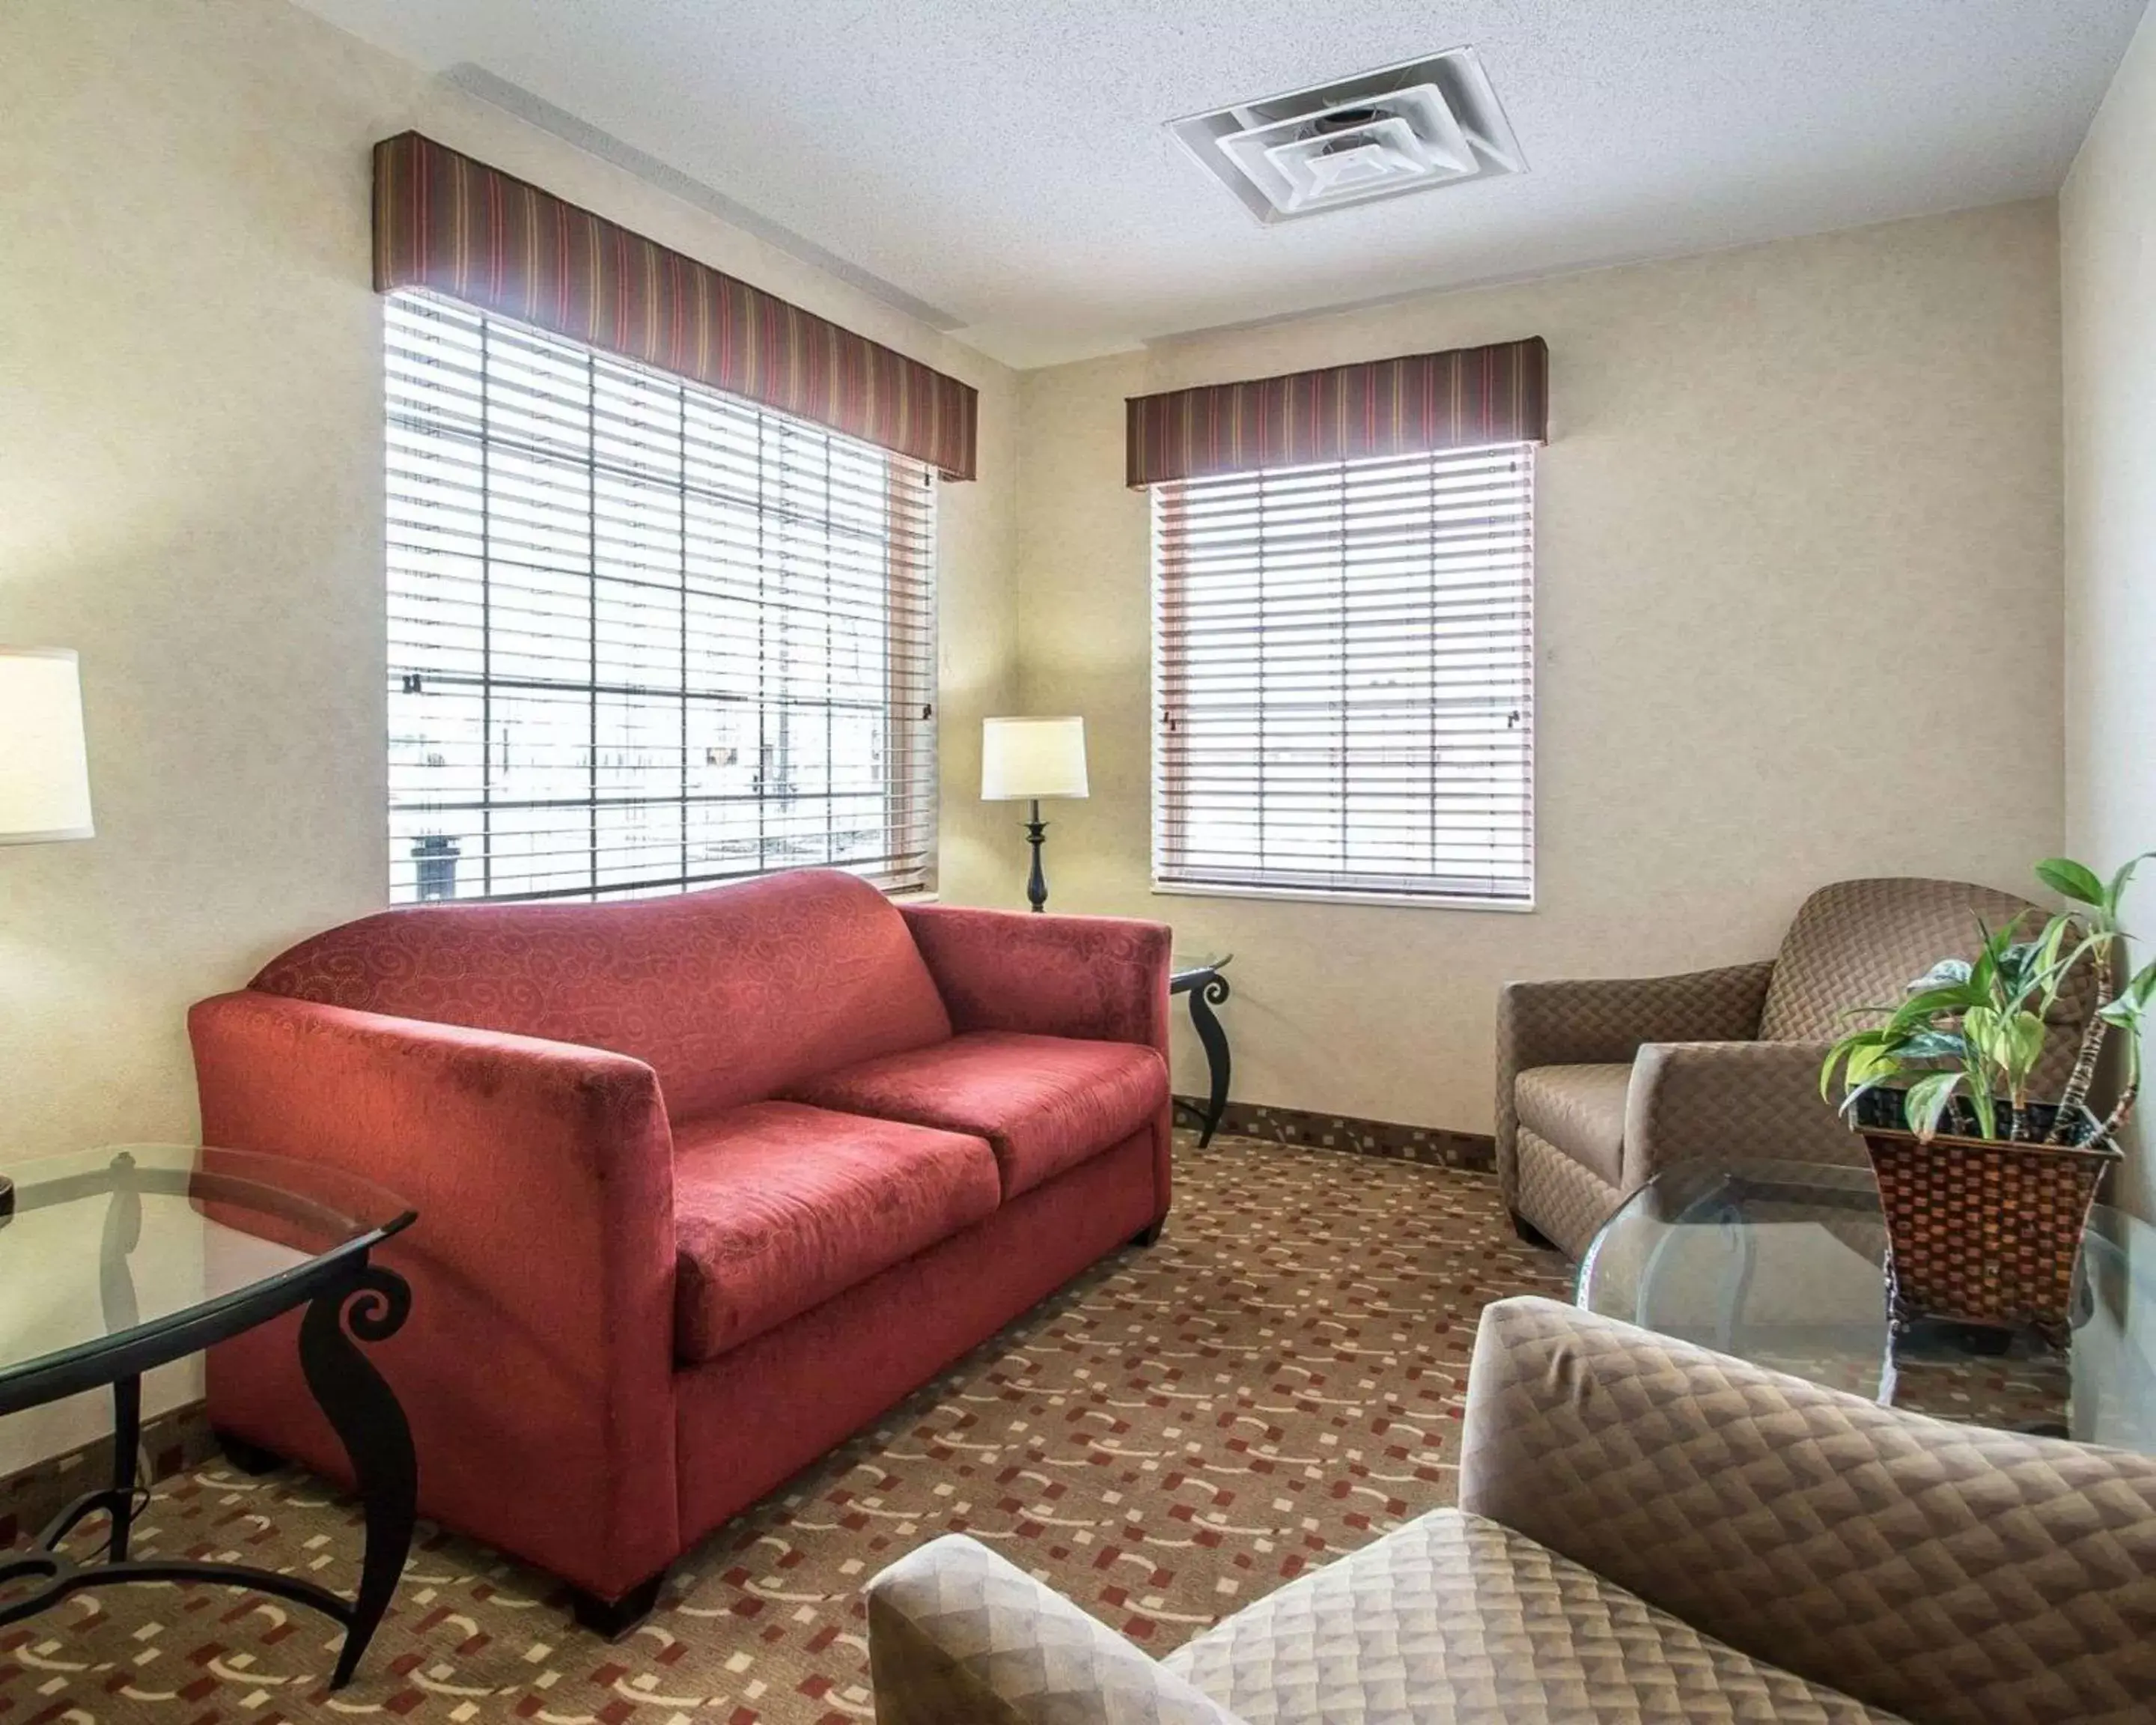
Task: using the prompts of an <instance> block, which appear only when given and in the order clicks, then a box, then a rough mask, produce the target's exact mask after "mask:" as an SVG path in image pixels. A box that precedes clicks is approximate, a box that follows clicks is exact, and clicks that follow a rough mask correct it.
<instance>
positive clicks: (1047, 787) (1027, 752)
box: [981, 719, 1086, 803]
mask: <svg viewBox="0 0 2156 1725" xmlns="http://www.w3.org/2000/svg"><path fill="white" fill-rule="evenodd" d="M1085 794H1086V721H1084V720H1083V719H983V720H982V721H981V795H982V797H983V799H985V800H986V801H988V802H991V803H1012V802H1022V801H1024V799H1026V798H1029V797H1082V796H1084V795H1085Z"/></svg>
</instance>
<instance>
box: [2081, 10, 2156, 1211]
mask: <svg viewBox="0 0 2156 1725" xmlns="http://www.w3.org/2000/svg"><path fill="white" fill-rule="evenodd" d="M2152 163H2156V13H2151V14H2150V16H2149V17H2148V18H2147V19H2146V20H2144V21H2143V23H2142V26H2141V29H2140V32H2139V33H2138V35H2137V36H2136V37H2135V38H2134V41H2133V48H2132V49H2130V51H2129V52H2128V54H2127V57H2126V60H2125V63H2124V64H2123V65H2122V66H2121V67H2120V68H2119V71H2118V75H2117V79H2116V80H2114V81H2113V83H2112V87H2111V93H2110V95H2108V96H2107V97H2106V99H2105V100H2104V104H2103V107H2102V111H2101V112H2099V113H2098V115H2097V120H2096V124H2095V125H2094V126H2092V128H2091V130H2090V132H2089V136H2088V141H2087V142H2086V143H2085V144H2084V145H2083V146H2082V153H2081V157H2080V159H2079V160H2078V161H2076V162H2075V164H2074V169H2073V172H2072V174H2071V176H2070V177H2068V179H2067V181H2066V189H2065V191H2064V192H2062V193H2061V194H2060V198H2059V228H2060V240H2061V275H2062V278H2063V280H2064V284H2065V293H2064V302H2065V352H2066V841H2067V844H2068V845H2069V846H2070V847H2071V850H2073V852H2074V853H2075V854H2076V855H2080V856H2084V857H2086V858H2087V859H2088V860H2090V861H2092V862H2094V863H2097V864H2098V865H2102V867H2104V868H2106V869H2109V868H2112V867H2114V866H2116V865H2117V864H2119V863H2121V862H2123V861H2124V860H2126V859H2127V858H2128V857H2129V856H2131V855H2134V854H2135V853H2136V852H2138V851H2142V850H2148V849H2151V848H2152V847H2156V187H2152V186H2151V184H2150V182H2149V177H2148V173H2149V167H2150V165H2151V164H2152ZM2127 925H2128V927H2137V926H2138V927H2139V928H2140V929H2141V930H2142V931H2143V932H2144V934H2145V933H2147V932H2150V931H2152V930H2156V874H2152V875H2148V876H2146V877H2144V879H2143V881H2142V884H2141V887H2140V897H2139V899H2138V901H2129V904H2128V917H2127ZM2142 956H2143V957H2146V956H2147V951H2146V948H2145V946H2144V949H2143V954H2142ZM2137 1137H2138V1142H2136V1143H2135V1144H2134V1145H2133V1147H2132V1152H2133V1157H2134V1160H2133V1163H2132V1164H2131V1165H2130V1167H2129V1169H2128V1178H2127V1179H2126V1181H2125V1182H2124V1183H2123V1191H2124V1193H2125V1194H2126V1197H2127V1201H2128V1203H2130V1204H2132V1205H2133V1207H2134V1208H2135V1209H2138V1211H2139V1212H2140V1213H2141V1214H2143V1215H2144V1216H2148V1217H2152V1218H2156V1157H2152V1156H2151V1155H2149V1154H2148V1142H2149V1140H2148V1133H2147V1132H2145V1131H2144V1132H2142V1133H2139V1134H2138V1135H2137Z"/></svg>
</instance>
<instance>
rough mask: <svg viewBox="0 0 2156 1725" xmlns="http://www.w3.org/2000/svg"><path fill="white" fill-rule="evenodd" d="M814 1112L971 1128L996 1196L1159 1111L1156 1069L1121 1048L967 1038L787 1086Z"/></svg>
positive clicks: (1162, 1082) (990, 1034) (1022, 1187)
mask: <svg viewBox="0 0 2156 1725" xmlns="http://www.w3.org/2000/svg"><path fill="white" fill-rule="evenodd" d="M788 1095H790V1096H793V1098H794V1099H795V1100H796V1101H803V1102H813V1103H814V1104H816V1106H819V1107H823V1108H839V1109H844V1111H847V1112H848V1113H851V1114H871V1115H874V1116H875V1117H877V1118H878V1119H881V1120H904V1121H908V1122H912V1123H913V1124H914V1125H916V1126H933V1127H942V1128H943V1129H944V1130H946V1131H947V1132H971V1133H973V1134H975V1135H977V1136H978V1137H983V1138H986V1139H987V1140H988V1142H989V1143H990V1144H991V1145H993V1147H994V1148H995V1153H996V1163H997V1165H998V1168H1000V1169H1001V1170H1002V1174H1003V1193H1004V1197H1005V1198H1013V1197H1015V1196H1016V1195H1017V1194H1019V1193H1021V1192H1026V1191H1030V1190H1031V1189H1033V1188H1034V1187H1035V1186H1038V1185H1039V1184H1040V1183H1042V1182H1043V1181H1044V1180H1049V1179H1053V1178H1055V1176H1056V1175H1057V1174H1060V1173H1062V1172H1063V1171H1064V1170H1065V1168H1074V1167H1075V1166H1076V1165H1077V1164H1078V1163H1081V1162H1083V1161H1085V1160H1086V1158H1088V1157H1091V1156H1097V1155H1099V1154H1100V1153H1101V1151H1103V1150H1106V1149H1108V1148H1110V1147H1111V1146H1113V1145H1116V1144H1118V1143H1121V1142H1122V1141H1123V1140H1124V1139H1125V1138H1127V1137H1129V1136H1130V1135H1131V1134H1132V1132H1136V1131H1137V1129H1138V1128H1139V1127H1142V1126H1143V1125H1144V1124H1145V1123H1146V1122H1147V1121H1148V1120H1150V1119H1152V1117H1153V1116H1154V1115H1156V1114H1157V1113H1158V1112H1159V1111H1160V1110H1161V1109H1162V1108H1163V1107H1164V1106H1167V1102H1168V1067H1167V1065H1166V1064H1165V1063H1164V1062H1163V1060H1161V1057H1160V1056H1159V1055H1158V1054H1156V1053H1154V1052H1153V1050H1151V1049H1149V1048H1141V1047H1140V1046H1138V1045H1137V1044H1136V1043H1132V1042H1091V1041H1086V1040H1082V1039H1081V1038H1078V1037H1075V1036H1034V1035H1029V1034H1023V1033H1021V1032H1019V1031H1015V1030H973V1031H968V1032H967V1033H966V1034H963V1035H961V1036H953V1037H952V1039H951V1040H949V1041H947V1042H942V1043H937V1044H935V1045H932V1046H930V1047H927V1048H918V1049H915V1050H911V1052H910V1053H906V1054H896V1055H885V1056H883V1057H882V1058H880V1059H878V1060H863V1061H860V1062H859V1063H858V1064H856V1065H850V1066H841V1067H839V1068H838V1069H837V1070H834V1071H831V1072H827V1073H825V1074H824V1076H822V1077H820V1078H814V1079H810V1080H808V1081H805V1082H803V1083H801V1084H798V1085H796V1086H793V1088H792V1089H791V1090H790V1091H788Z"/></svg>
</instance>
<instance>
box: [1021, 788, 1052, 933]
mask: <svg viewBox="0 0 2156 1725" xmlns="http://www.w3.org/2000/svg"><path fill="white" fill-rule="evenodd" d="M1025 842H1026V843H1027V844H1029V845H1031V846H1032V847H1033V872H1032V873H1031V874H1029V875H1027V876H1026V880H1025V901H1026V902H1027V903H1028V904H1029V905H1031V906H1033V907H1034V910H1036V911H1045V910H1046V909H1047V908H1048V876H1047V875H1045V874H1043V873H1042V872H1041V870H1040V847H1041V846H1042V845H1045V844H1046V843H1047V842H1048V823H1047V822H1046V821H1045V820H1043V819H1041V818H1040V798H1038V797H1035V798H1034V799H1033V818H1032V819H1030V820H1029V821H1028V822H1026V824H1025Z"/></svg>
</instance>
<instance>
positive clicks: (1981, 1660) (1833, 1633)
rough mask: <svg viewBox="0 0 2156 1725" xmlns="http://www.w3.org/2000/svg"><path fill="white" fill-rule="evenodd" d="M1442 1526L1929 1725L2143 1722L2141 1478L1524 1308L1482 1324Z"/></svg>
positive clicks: (2149, 1531) (2074, 1450) (2149, 1466)
mask: <svg viewBox="0 0 2156 1725" xmlns="http://www.w3.org/2000/svg"><path fill="white" fill-rule="evenodd" d="M1467 1382H1468V1392H1467V1408H1466V1430H1465V1434H1464V1438H1463V1448H1462V1453H1461V1461H1460V1507H1461V1508H1463V1509H1465V1510H1467V1511H1470V1512H1473V1513H1475V1514H1477V1515H1482V1516H1487V1517H1491V1519H1492V1520H1495V1521H1499V1522H1503V1523H1505V1524H1506V1525H1507V1526H1508V1527H1513V1528H1516V1529H1517V1530H1518V1531H1519V1532H1522V1533H1525V1534H1527V1536H1528V1537H1530V1538H1533V1539H1536V1540H1538V1541H1540V1542H1541V1543H1543V1544H1544V1545H1547V1546H1549V1547H1551V1548H1553V1549H1554V1550H1556V1551H1558V1552H1561V1553H1563V1554H1564V1555H1565V1556H1567V1557H1569V1558H1573V1559H1574V1560H1576V1561H1578V1562H1579V1563H1584V1564H1586V1565H1587V1566H1588V1567H1589V1568H1592V1569H1594V1570H1595V1571H1597V1572H1598V1573H1599V1574H1602V1575H1604V1576H1607V1577H1608V1578H1609V1579H1611V1580H1612V1581H1614V1582H1616V1583H1618V1584H1620V1586H1623V1587H1625V1588H1628V1589H1630V1590H1631V1591H1633V1592H1634V1593H1636V1594H1640V1595H1641V1596H1642V1597H1644V1598H1645V1599H1647V1600H1648V1601H1650V1603H1651V1604H1656V1605H1660V1606H1661V1607H1662V1608H1663V1609H1666V1610H1669V1611H1671V1612H1674V1613H1675V1614H1676V1615H1677V1616H1679V1617H1681V1618H1682V1619H1683V1620H1685V1621H1686V1623H1688V1624H1690V1625H1692V1626H1693V1627H1694V1628H1696V1629H1698V1630H1703V1631H1705V1632H1706V1633H1707V1634H1709V1635H1716V1636H1718V1637H1720V1638H1721V1639H1722V1640H1725V1641H1727V1642H1728V1643H1730V1644H1731V1645H1733V1646H1736V1647H1738V1648H1739V1649H1741V1650H1743V1651H1745V1652H1747V1653H1749V1654H1751V1655H1753V1656H1754V1657H1756V1658H1760V1659H1765V1660H1769V1661H1773V1662H1774V1663H1775V1664H1777V1665H1779V1666H1784V1667H1785V1668H1786V1669H1788V1670H1790V1671H1795V1672H1796V1673H1797V1674H1798V1675H1799V1676H1805V1677H1809V1678H1810V1679H1812V1680H1813V1681H1815V1682H1820V1683H1826V1684H1830V1685H1831V1686H1834V1687H1835V1688H1837V1689H1840V1690H1841V1691H1843V1692H1845V1693H1847V1694H1850V1695H1852V1696H1855V1697H1856V1698H1857V1699H1859V1700H1860V1701H1863V1702H1869V1703H1870V1704H1871V1706H1873V1707H1881V1708H1885V1709H1886V1710H1887V1711H1889V1712H1895V1713H1900V1714H1903V1715H1906V1716H1907V1717H1909V1718H1912V1719H1923V1720H1927V1721H1931V1722H1934V1725H1978V1722H1980V1721H1985V1720H1996V1719H1999V1718H2006V1717H2013V1718H2037V1717H2046V1718H2061V1719H2064V1718H2071V1719H2076V1720H2090V1721H2094V1720H2105V1721H2112V1722H2117V1725H2124V1722H2126V1721H2128V1720H2134V1719H2147V1718H2149V1717H2156V1640H2152V1636H2156V1587H2152V1586H2151V1584H2150V1581H2149V1577H2150V1576H2151V1575H2152V1574H2156V1457H2148V1456H2142V1455H2129V1454H2127V1453H2125V1452H2123V1451H2121V1450H2105V1449H2099V1448H2097V1447H2096V1446H2094V1445H2084V1444H2076V1443H2069V1442H2066V1441H2065V1440H2057V1439H2050V1438H2037V1437H2025V1436H2021V1435H2018V1434H2015V1433H2011V1432H2002V1431H1989V1430H1982V1429H1980V1428H1978V1427H1974V1426H1966V1425H1949V1424H1948V1423H1946V1422H1944V1421H1943V1420H1932V1419H1928V1418H1927V1417H1925V1416H1924V1415H1922V1414H1911V1413H1903V1412H1898V1411H1896V1410H1894V1409H1886V1408H1881V1407H1878V1406H1876V1405H1875V1404H1872V1403H1871V1402H1868V1401H1866V1400H1865V1399H1862V1398H1861V1397H1859V1396H1853V1395H1845V1394H1842V1393H1841V1392H1840V1391H1838V1390H1831V1389H1821V1388H1820V1387H1819V1386H1817V1385H1815V1384H1808V1383H1805V1382H1804V1381H1803V1380H1802V1379H1800V1378H1791V1377H1787V1376H1784V1374H1782V1373H1779V1372H1770V1371H1768V1370H1765V1369H1764V1368H1760V1367H1757V1366H1753V1365H1748V1364H1746V1363H1743V1361H1740V1360H1736V1359H1732V1358H1728V1357H1727V1356H1725V1355H1722V1354H1718V1353H1712V1352H1711V1351H1709V1350H1708V1349H1706V1348H1695V1347H1691V1346H1689V1345H1687V1344H1686V1343H1679V1342H1672V1341H1669V1340H1666V1339H1665V1338H1663V1337H1658V1336H1655V1335H1652V1334H1650V1333H1649V1332H1646V1331H1645V1330H1640V1329H1636V1328H1635V1327H1633V1326H1631V1325H1630V1324H1625V1323H1620V1322H1617V1321H1616V1320H1615V1319H1613V1318H1606V1317H1596V1316H1594V1314H1592V1313H1589V1312H1579V1311H1575V1310H1573V1308H1571V1307H1565V1306H1561V1305H1558V1304H1557V1303H1555V1302H1554V1301H1548V1300H1540V1299H1513V1300H1505V1301H1499V1302H1498V1303H1497V1304H1496V1305H1493V1306H1491V1307H1488V1308H1486V1310H1485V1311H1484V1312H1483V1314H1482V1322H1481V1331H1480V1332H1479V1334H1478V1335H1477V1337H1476V1348H1475V1357H1474V1361H1473V1363H1472V1365H1471V1367H1470V1368H1469V1375H1468V1380H1467Z"/></svg>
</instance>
